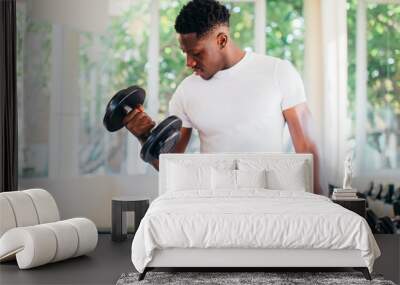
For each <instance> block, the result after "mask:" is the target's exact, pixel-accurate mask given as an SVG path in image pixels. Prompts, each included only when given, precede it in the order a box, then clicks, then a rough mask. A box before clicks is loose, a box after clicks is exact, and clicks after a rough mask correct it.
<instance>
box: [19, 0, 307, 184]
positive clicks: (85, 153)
mask: <svg viewBox="0 0 400 285" xmlns="http://www.w3.org/2000/svg"><path fill="white" fill-rule="evenodd" d="M18 2H19V4H18V7H17V13H18V14H17V18H18V19H17V20H18V22H17V29H18V31H17V32H18V33H17V37H18V42H17V48H18V50H17V61H18V100H19V101H18V108H19V110H18V111H19V131H20V133H19V142H20V146H19V147H20V148H19V152H20V155H19V159H20V163H19V165H20V176H21V177H47V176H49V177H52V178H57V177H68V176H78V175H92V174H135V173H136V174H137V173H145V172H146V171H148V169H149V168H151V166H149V165H148V164H145V163H143V162H142V161H141V159H140V157H139V150H140V145H139V143H138V142H137V141H136V139H135V138H134V137H133V136H132V135H130V134H129V133H128V131H127V130H122V131H118V132H115V133H108V132H107V131H106V130H105V128H104V126H103V122H102V121H103V116H104V110H105V106H106V104H107V103H108V101H109V99H110V98H111V96H112V95H113V94H115V93H116V92H117V91H118V90H120V89H122V88H126V87H127V86H130V85H139V86H141V87H143V88H144V89H145V90H146V92H147V98H146V102H145V108H146V109H147V110H149V109H151V110H152V113H151V114H152V116H154V120H155V121H157V122H159V121H160V120H162V119H164V118H165V117H166V116H167V115H168V102H169V100H170V98H171V96H172V94H173V92H174V91H175V89H176V87H177V86H178V84H179V83H180V82H181V81H182V80H183V78H185V77H186V76H187V75H189V74H190V70H189V69H188V68H186V66H185V58H184V56H183V54H182V53H181V51H180V49H179V46H178V42H177V40H176V35H175V30H174V21H175V18H176V15H177V14H178V12H179V10H180V9H181V7H182V6H183V5H184V4H185V3H186V2H187V1H186V0H173V1H167V0H151V1H148V0H137V1H136V0H135V1H132V0H113V1H105V0H104V1H99V2H98V3H99V7H100V8H99V7H96V9H95V10H93V11H87V14H90V15H91V17H92V18H91V19H96V20H97V21H98V23H95V22H96V21H89V22H88V23H84V19H82V18H80V17H78V16H76V15H72V14H71V13H70V14H71V15H70V14H68V15H65V19H64V18H63V19H61V20H60V19H58V18H54V17H52V15H47V14H46V15H45V13H50V12H43V11H53V10H54V11H55V12H56V13H55V14H57V13H60V12H63V11H64V10H63V11H59V10H60V9H61V8H60V6H59V5H54V6H52V7H51V8H48V7H46V9H42V8H43V7H41V5H46V3H47V4H51V3H52V2H46V1H39V2H35V1H31V0H21V1H18ZM108 2H109V5H108V4H107V5H105V4H104V3H108ZM60 3H63V4H62V5H71V7H69V6H68V7H69V8H71V9H65V10H66V11H74V10H73V9H75V10H76V9H78V8H79V7H78V8H77V7H76V3H77V2H67V1H66V2H60ZM223 3H224V4H225V5H226V6H227V8H228V9H229V10H230V12H231V23H230V25H231V36H232V38H233V39H234V41H235V42H236V43H237V44H238V45H239V46H240V47H241V48H243V49H245V50H251V51H255V50H257V46H258V47H259V46H265V45H257V43H260V39H261V43H262V44H263V43H265V41H266V42H267V48H266V51H267V53H268V54H270V55H273V56H277V57H282V58H285V59H288V60H290V61H292V62H294V64H295V65H296V67H297V68H298V69H299V71H301V69H302V64H303V63H302V62H303V49H304V48H303V22H304V21H303V18H302V6H303V5H302V0H296V1H290V2H282V1H277V0H268V1H265V2H264V1H263V0H226V1H223ZM260 4H262V5H260ZM74 5H75V6H74ZM28 7H29V9H28ZM82 7H83V6H82ZM257 7H264V8H265V7H266V8H267V16H266V17H265V13H259V10H257V9H258V8H257ZM32 8H33V10H34V12H32V11H31V9H32ZM57 9H58V10H57ZM102 9H104V10H102ZM54 11H53V12H54ZM99 11H100V12H101V13H103V12H104V15H103V14H101V17H97V15H95V14H93V13H98V12H99ZM261 11H264V10H261ZM53 12H51V13H53ZM264 12H265V11H264ZM154 15H158V17H154ZM260 15H261V16H260ZM265 21H267V25H265ZM100 22H101V25H99V23H100ZM90 24H95V26H96V27H97V26H104V30H99V29H98V28H93V29H94V30H93V29H92V28H90V27H89V26H90ZM154 24H156V25H154ZM88 25H89V26H88ZM260 26H261V28H263V29H261V30H260V29H258V28H259V27H260ZM88 27H89V28H88ZM257 31H258V32H257ZM265 33H266V34H265ZM154 45H156V48H154ZM263 51H264V49H262V50H261V51H260V52H263ZM150 99H151V100H150ZM198 151H199V140H198V134H197V133H196V132H194V136H193V138H192V140H191V142H190V145H189V149H188V152H198Z"/></svg>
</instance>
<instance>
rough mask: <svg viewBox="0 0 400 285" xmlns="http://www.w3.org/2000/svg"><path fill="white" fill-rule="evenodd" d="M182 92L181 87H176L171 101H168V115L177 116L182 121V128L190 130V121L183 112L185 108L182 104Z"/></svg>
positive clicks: (191, 125)
mask: <svg viewBox="0 0 400 285" xmlns="http://www.w3.org/2000/svg"><path fill="white" fill-rule="evenodd" d="M183 95H184V94H183V91H182V88H181V86H178V88H177V89H176V91H175V93H174V94H173V95H172V98H171V100H170V101H169V115H170V116H172V115H174V116H177V117H178V118H179V119H181V120H182V127H184V128H192V127H193V124H192V122H191V121H190V119H189V117H188V116H187V114H186V112H185V107H184V104H183V98H182V96H183Z"/></svg>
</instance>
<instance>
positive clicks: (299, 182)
mask: <svg viewBox="0 0 400 285" xmlns="http://www.w3.org/2000/svg"><path fill="white" fill-rule="evenodd" d="M305 174H306V173H305V167H304V164H301V165H299V166H298V167H295V168H292V169H291V170H290V171H288V172H283V171H279V170H277V169H271V170H269V171H268V172H267V181H268V189H273V190H292V191H303V192H305V191H306V189H305V187H306V178H305V177H306V176H305Z"/></svg>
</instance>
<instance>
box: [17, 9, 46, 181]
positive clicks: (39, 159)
mask: <svg viewBox="0 0 400 285" xmlns="http://www.w3.org/2000/svg"><path fill="white" fill-rule="evenodd" d="M16 12H17V34H16V38H17V100H18V168H19V169H18V171H19V175H20V176H22V177H46V176H47V175H48V170H49V169H48V157H49V128H48V124H47V123H48V121H49V113H50V106H49V97H50V93H51V92H50V86H49V77H50V68H51V66H50V58H51V50H52V42H51V33H52V27H51V25H49V24H48V23H44V22H39V21H35V20H33V19H32V18H30V17H27V6H26V5H25V4H24V3H21V2H19V3H18V4H17V11H16ZM32 54H35V56H31V55H32Z"/></svg>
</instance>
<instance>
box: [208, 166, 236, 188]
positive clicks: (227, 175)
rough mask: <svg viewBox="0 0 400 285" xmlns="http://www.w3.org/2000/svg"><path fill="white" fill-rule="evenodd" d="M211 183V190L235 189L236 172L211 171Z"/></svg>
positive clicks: (214, 169)
mask: <svg viewBox="0 0 400 285" xmlns="http://www.w3.org/2000/svg"><path fill="white" fill-rule="evenodd" d="M211 181H212V186H211V188H212V189H213V190H218V189H230V190H235V189H236V170H232V169H216V168H212V170H211Z"/></svg>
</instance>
